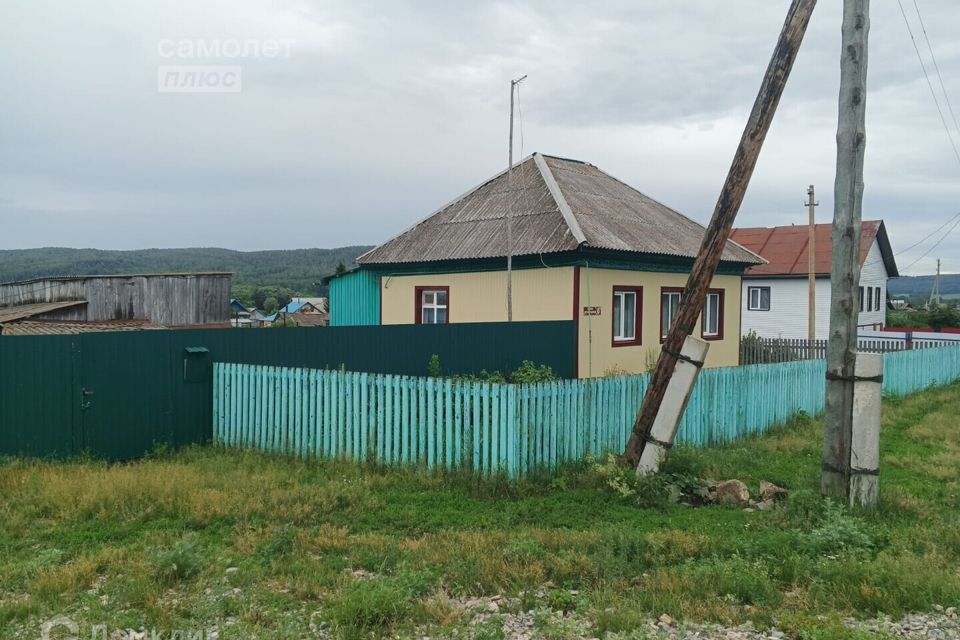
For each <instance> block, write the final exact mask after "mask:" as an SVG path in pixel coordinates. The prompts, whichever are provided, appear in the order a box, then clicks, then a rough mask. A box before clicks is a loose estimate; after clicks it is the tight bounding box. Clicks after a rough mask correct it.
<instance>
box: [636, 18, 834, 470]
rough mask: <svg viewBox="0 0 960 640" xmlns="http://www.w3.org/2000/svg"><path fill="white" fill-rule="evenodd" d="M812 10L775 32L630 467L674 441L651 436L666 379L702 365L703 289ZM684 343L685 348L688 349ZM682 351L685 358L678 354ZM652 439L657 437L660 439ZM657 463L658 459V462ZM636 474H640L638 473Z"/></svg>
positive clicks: (666, 428)
mask: <svg viewBox="0 0 960 640" xmlns="http://www.w3.org/2000/svg"><path fill="white" fill-rule="evenodd" d="M816 4H817V2H816V0H793V2H792V3H791V4H790V9H789V11H788V12H787V18H786V21H785V22H784V25H783V31H781V32H780V38H779V40H778V42H777V46H776V48H775V49H774V52H773V57H772V58H771V59H770V64H769V65H768V66H767V71H766V74H765V75H764V77H763V82H762V83H761V85H760V91H759V93H758V94H757V98H756V101H755V102H754V105H753V111H752V112H751V113H750V119H749V120H748V121H747V125H746V128H745V129H744V132H743V137H742V138H741V139H740V145H739V147H737V152H736V154H735V155H734V157H733V163H732V164H731V166H730V171H729V172H728V173H727V179H726V181H725V182H724V185H723V189H722V190H721V192H720V197H719V199H718V200H717V206H716V208H715V209H714V212H713V218H712V219H711V220H710V225H709V226H708V227H707V230H706V233H705V234H704V236H703V243H702V244H701V245H700V251H699V252H698V253H697V258H696V260H695V261H694V263H693V268H692V269H691V271H690V276H689V278H688V279H687V285H686V287H685V289H684V292H683V296H682V298H681V302H680V309H679V311H678V313H677V317H676V318H675V319H674V320H673V324H672V325H671V327H670V331H669V333H668V334H667V337H666V339H665V340H664V342H663V347H662V349H661V351H660V358H659V360H657V366H656V368H655V369H654V372H653V376H652V378H651V380H650V385H649V387H648V388H647V393H646V395H645V396H644V398H643V405H642V406H641V407H640V413H639V415H638V416H637V420H636V422H635V423H634V425H633V432H632V433H631V435H630V440H629V441H628V442H627V446H626V449H625V450H624V454H623V455H624V459H625V460H626V462H627V463H629V464H631V465H633V466H637V465H639V463H640V460H641V457H642V456H643V453H644V449H645V447H646V445H647V444H648V443H652V445H653V446H655V447H656V448H657V449H658V450H660V451H661V452H662V455H666V451H667V450H668V449H669V448H670V447H671V446H672V445H673V436H674V435H675V433H676V428H677V424H676V423H674V424H672V425H666V424H665V425H663V428H662V429H657V430H656V433H655V432H654V430H653V428H654V425H655V422H656V421H657V418H658V414H659V413H660V408H661V405H662V404H663V403H664V396H665V395H666V394H667V391H668V387H669V386H671V377H672V376H673V372H674V369H675V368H676V366H677V360H683V361H684V362H686V363H688V364H691V365H693V366H695V367H696V368H697V369H698V370H699V368H700V367H701V366H702V365H703V362H702V360H701V359H699V358H696V357H690V356H689V353H691V352H694V351H698V350H700V349H699V348H698V345H696V344H695V343H694V342H692V341H693V340H695V339H694V338H690V334H691V333H692V332H693V330H694V328H695V326H696V322H697V317H698V316H699V315H700V313H701V312H702V311H703V304H704V300H705V298H706V291H707V288H708V287H709V286H710V281H711V280H712V279H713V276H714V274H715V273H716V271H717V266H718V265H719V264H720V256H721V255H722V253H723V250H724V248H725V247H726V246H727V240H728V239H729V238H730V231H731V229H732V228H733V222H734V220H735V219H736V217H737V212H738V211H739V210H740V204H741V203H742V202H743V197H744V195H745V193H746V191H747V186H748V185H749V184H750V177H751V176H752V175H753V169H754V167H755V166H756V164H757V158H758V157H759V156H760V149H761V148H762V146H763V141H764V138H766V135H767V131H769V129H770V123H771V122H772V121H773V116H774V114H775V113H776V111H777V105H778V104H779V103H780V96H781V95H782V94H783V88H784V86H786V83H787V78H789V77H790V70H791V69H792V68H793V63H794V60H796V57H797V52H798V51H799V50H800V43H801V42H803V36H804V34H805V33H806V30H807V25H808V24H809V22H810V16H811V15H812V13H813V8H814V7H815V6H816ZM688 339H689V340H688ZM688 342H689V344H687V343H688ZM684 350H686V352H687V353H682V351H684ZM695 380H696V379H695V377H692V378H691V379H690V381H689V384H690V385H691V389H692V385H693V383H694V382H695ZM691 389H681V388H679V387H677V388H676V394H678V395H679V398H674V399H672V401H671V402H670V403H669V404H670V405H672V406H677V405H679V411H677V412H672V413H675V414H676V415H677V416H678V419H679V417H681V416H682V415H683V411H684V409H685V406H686V402H685V399H686V398H688V397H689V394H690V390H691ZM671 393H673V391H671ZM657 434H660V435H659V437H658V436H657ZM660 457H661V458H662V456H660ZM648 459H649V456H648ZM658 466H659V458H658V459H657V460H656V464H655V465H652V466H651V465H649V464H647V465H645V467H644V469H643V470H642V472H644V473H649V472H653V471H656V467H658ZM638 472H641V470H640V469H639V468H638Z"/></svg>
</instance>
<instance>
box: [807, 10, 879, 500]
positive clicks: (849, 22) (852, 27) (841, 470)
mask: <svg viewBox="0 0 960 640" xmlns="http://www.w3.org/2000/svg"><path fill="white" fill-rule="evenodd" d="M869 15H870V0H844V2H843V40H842V47H841V58H840V109H839V123H838V125H837V175H836V181H835V183H834V211H833V232H832V236H831V238H832V240H833V261H832V265H831V269H830V287H831V298H830V343H829V345H828V347H827V385H826V412H825V419H824V422H825V429H824V441H823V473H822V476H821V482H820V488H821V491H822V493H823V494H824V495H826V496H831V497H835V498H840V499H843V500H844V501H846V500H847V499H848V497H849V494H850V475H851V464H850V460H851V457H850V456H851V440H852V438H853V429H854V424H853V414H854V387H855V385H856V382H857V377H856V375H857V319H858V316H859V310H860V307H859V296H858V291H859V285H860V232H861V208H862V205H863V156H864V149H865V146H866V123H865V115H866V98H867V40H868V34H869V30H870V17H869ZM878 427H879V425H878ZM866 471H870V472H873V471H875V470H862V469H861V470H858V472H866Z"/></svg>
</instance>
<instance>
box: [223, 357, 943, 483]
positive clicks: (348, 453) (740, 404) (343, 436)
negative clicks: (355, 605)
mask: <svg viewBox="0 0 960 640" xmlns="http://www.w3.org/2000/svg"><path fill="white" fill-rule="evenodd" d="M884 358H885V373H884V376H885V377H884V389H885V391H886V392H889V393H908V392H911V391H916V390H919V389H923V388H925V387H928V386H932V385H935V384H944V383H948V382H951V381H953V380H957V379H960V349H951V348H946V349H927V350H922V351H909V352H900V353H891V354H886V355H885V356H884ZM825 373H826V365H825V363H824V361H822V360H806V361H798V362H788V363H781V364H771V365H754V366H747V367H730V368H722V369H707V370H705V371H703V372H702V374H701V375H700V378H699V380H698V382H697V386H696V389H695V390H694V393H693V395H692V397H691V399H690V403H689V406H688V408H687V412H686V414H685V416H684V419H683V422H682V423H681V427H680V431H679V434H678V441H679V442H681V443H686V444H692V445H699V446H706V445H711V444H715V443H719V442H724V441H729V440H733V439H735V438H739V437H743V436H746V435H753V434H759V433H763V432H764V431H766V430H768V429H770V428H771V427H774V426H777V425H780V424H783V423H784V422H786V421H787V420H788V419H789V418H790V417H791V416H793V415H795V414H796V413H798V412H800V411H803V412H806V413H809V414H818V413H820V412H822V411H823V389H824V376H825ZM214 376H215V380H214V438H215V440H216V442H218V443H219V444H221V445H225V446H232V447H251V448H258V449H264V450H270V451H278V452H283V453H287V454H292V455H297V456H302V457H318V458H346V459H352V460H356V461H360V462H363V461H367V462H376V463H381V464H423V465H425V466H427V467H430V468H434V467H440V468H446V469H455V468H463V469H469V470H472V471H473V472H475V473H478V474H484V475H489V474H493V473H500V472H503V473H506V474H508V475H510V476H512V477H516V476H520V475H524V474H527V473H529V472H531V471H534V470H536V469H549V468H553V467H556V466H557V465H558V464H562V463H565V462H571V461H577V460H582V459H583V458H584V457H585V456H586V455H587V454H594V455H603V454H605V453H607V452H620V451H622V449H623V446H624V444H625V443H626V439H627V437H628V435H629V433H630V429H631V427H632V425H633V420H634V417H635V416H636V412H637V410H638V409H639V406H640V402H641V401H642V399H643V394H644V392H645V391H646V387H647V381H648V378H647V376H626V377H617V378H593V379H589V380H566V381H558V382H548V383H539V384H529V385H510V384H490V383H475V382H453V381H451V380H444V379H434V378H411V377H403V376H390V375H373V374H367V373H349V372H339V371H321V370H312V369H290V368H281V367H263V366H253V365H237V364H220V363H218V364H216V365H215V370H214Z"/></svg>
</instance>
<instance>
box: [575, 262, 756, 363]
mask: <svg viewBox="0 0 960 640" xmlns="http://www.w3.org/2000/svg"><path fill="white" fill-rule="evenodd" d="M740 280H741V279H740V276H716V277H715V278H714V279H713V282H712V283H711V288H716V289H723V290H724V291H725V293H724V304H723V315H724V331H723V339H722V340H711V341H710V351H709V352H708V354H707V360H706V366H708V367H726V366H736V365H737V364H739V361H740ZM686 282H687V274H685V273H653V272H647V271H621V270H616V269H590V268H587V267H581V268H580V309H579V312H580V345H579V348H580V356H579V363H580V364H579V368H580V372H579V376H580V377H581V378H587V377H590V376H602V375H604V374H605V372H608V371H610V370H612V369H614V368H619V369H622V370H625V371H626V372H628V373H643V372H645V371H647V369H648V368H649V365H650V363H652V362H656V359H657V358H658V357H659V355H660V288H661V287H681V288H682V287H683V286H684V285H685V284H686ZM614 286H640V287H643V310H642V316H641V317H642V318H643V324H642V327H641V336H642V337H641V344H639V345H632V346H621V347H614V346H612V339H613V287H614ZM586 306H593V307H600V315H599V316H585V315H583V307H586ZM638 315H639V314H638ZM699 327H700V322H699V320H698V322H697V328H698V333H697V334H696V335H698V336H699Z"/></svg>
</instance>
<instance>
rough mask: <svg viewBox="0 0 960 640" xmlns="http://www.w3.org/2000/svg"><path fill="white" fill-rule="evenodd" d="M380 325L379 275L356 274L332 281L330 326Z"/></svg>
mask: <svg viewBox="0 0 960 640" xmlns="http://www.w3.org/2000/svg"><path fill="white" fill-rule="evenodd" d="M377 324H380V275H379V274H377V273H373V272H371V271H353V272H351V273H348V274H346V275H343V276H340V277H339V278H334V279H332V280H331V281H330V326H331V327H351V326H366V325H377Z"/></svg>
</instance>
